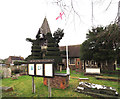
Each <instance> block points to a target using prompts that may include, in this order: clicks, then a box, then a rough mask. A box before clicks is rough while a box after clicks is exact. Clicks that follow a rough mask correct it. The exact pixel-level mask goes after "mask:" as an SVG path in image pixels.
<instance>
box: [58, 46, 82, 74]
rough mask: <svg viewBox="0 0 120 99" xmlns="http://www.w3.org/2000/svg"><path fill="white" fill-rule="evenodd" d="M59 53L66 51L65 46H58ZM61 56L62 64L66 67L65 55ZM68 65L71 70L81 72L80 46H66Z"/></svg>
mask: <svg viewBox="0 0 120 99" xmlns="http://www.w3.org/2000/svg"><path fill="white" fill-rule="evenodd" d="M59 49H60V51H66V46H60V47H59ZM61 56H62V63H63V64H64V66H65V67H67V66H66V55H61ZM68 64H69V67H70V68H71V69H72V70H76V71H79V72H80V71H83V67H82V61H81V60H80V44H79V45H70V46H68Z"/></svg>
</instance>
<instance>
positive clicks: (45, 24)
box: [40, 17, 51, 35]
mask: <svg viewBox="0 0 120 99" xmlns="http://www.w3.org/2000/svg"><path fill="white" fill-rule="evenodd" d="M40 30H41V33H42V34H45V35H46V34H47V33H48V32H51V30H50V27H49V24H48V21H47V18H46V17H45V18H44V21H43V23H42V26H41V28H40Z"/></svg>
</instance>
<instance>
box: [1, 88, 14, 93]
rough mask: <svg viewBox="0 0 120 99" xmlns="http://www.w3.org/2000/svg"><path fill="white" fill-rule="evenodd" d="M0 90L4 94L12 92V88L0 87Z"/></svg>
mask: <svg viewBox="0 0 120 99" xmlns="http://www.w3.org/2000/svg"><path fill="white" fill-rule="evenodd" d="M0 90H2V91H4V92H8V91H13V88H12V87H0Z"/></svg>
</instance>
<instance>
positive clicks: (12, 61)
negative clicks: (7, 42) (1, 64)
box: [6, 56, 24, 65]
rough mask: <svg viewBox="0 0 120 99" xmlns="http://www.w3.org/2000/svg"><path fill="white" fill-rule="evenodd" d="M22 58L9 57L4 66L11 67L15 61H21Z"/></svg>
mask: <svg viewBox="0 0 120 99" xmlns="http://www.w3.org/2000/svg"><path fill="white" fill-rule="evenodd" d="M23 60H24V58H23V57H21V56H9V57H8V59H7V60H6V64H10V65H13V64H14V62H15V61H23Z"/></svg>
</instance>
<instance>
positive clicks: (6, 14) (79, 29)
mask: <svg viewBox="0 0 120 99" xmlns="http://www.w3.org/2000/svg"><path fill="white" fill-rule="evenodd" d="M52 1H54V0H0V46H1V47H0V58H2V59H4V58H8V57H9V56H14V55H15V56H22V57H24V58H25V57H27V56H28V55H30V54H31V45H32V44H31V43H30V42H27V41H26V38H33V39H34V38H35V36H36V34H37V32H38V29H39V28H40V27H41V25H42V22H43V20H44V18H45V16H46V18H47V20H48V23H49V26H50V29H51V32H52V33H54V31H56V30H57V28H61V29H64V33H65V35H64V37H63V39H62V40H61V42H60V45H61V46H64V45H66V44H67V45H75V44H82V42H83V41H84V40H85V38H86V33H87V31H88V29H91V26H92V22H91V17H92V13H91V12H92V10H91V0H75V1H76V2H74V7H75V10H76V11H77V12H78V13H79V15H80V18H79V17H78V16H76V15H75V16H74V15H73V14H72V15H70V17H69V18H67V17H65V15H63V16H62V18H63V19H62V20H61V19H58V20H56V18H57V17H58V16H59V14H60V13H61V10H60V8H59V7H58V6H57V5H55V4H54V3H52ZM73 1H74V0H73ZM93 1H94V11H93V12H94V13H93V14H94V20H93V23H94V26H98V25H102V26H106V25H108V24H110V23H111V22H112V21H114V20H115V18H116V16H117V12H118V1H119V0H113V2H112V4H111V5H110V7H109V9H108V10H107V11H105V9H106V8H107V6H108V4H109V2H110V1H111V0H93ZM98 1H101V2H98ZM68 13H69V12H67V11H65V14H66V15H68Z"/></svg>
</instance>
